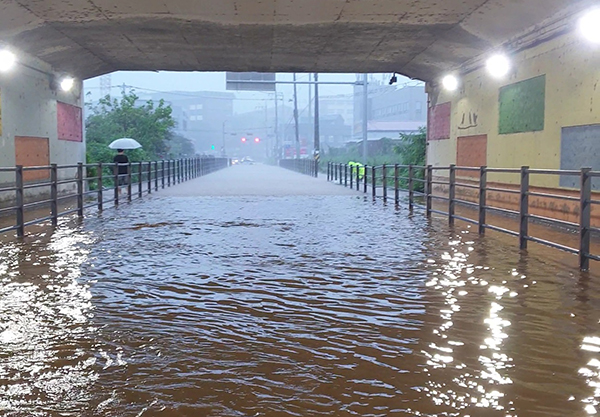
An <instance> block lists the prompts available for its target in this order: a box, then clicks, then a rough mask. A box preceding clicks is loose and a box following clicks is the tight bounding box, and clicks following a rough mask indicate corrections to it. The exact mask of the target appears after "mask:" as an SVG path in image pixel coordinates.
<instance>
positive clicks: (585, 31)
mask: <svg viewBox="0 0 600 417" xmlns="http://www.w3.org/2000/svg"><path fill="white" fill-rule="evenodd" d="M579 31H580V32H581V34H582V35H583V37H584V38H586V39H587V40H588V41H590V42H593V43H600V9H595V10H592V11H590V12H588V13H586V14H585V15H584V16H583V17H582V18H581V19H579Z"/></svg>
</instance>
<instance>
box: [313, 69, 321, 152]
mask: <svg viewBox="0 0 600 417" xmlns="http://www.w3.org/2000/svg"><path fill="white" fill-rule="evenodd" d="M318 81H319V74H317V73H315V145H314V148H315V151H314V157H315V159H316V158H318V157H319V154H320V152H321V132H320V131H319V82H318Z"/></svg>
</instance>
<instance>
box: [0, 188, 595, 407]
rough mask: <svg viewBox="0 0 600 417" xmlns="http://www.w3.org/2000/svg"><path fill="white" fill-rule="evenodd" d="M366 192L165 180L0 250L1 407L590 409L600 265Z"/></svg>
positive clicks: (591, 405) (593, 395)
mask: <svg viewBox="0 0 600 417" xmlns="http://www.w3.org/2000/svg"><path fill="white" fill-rule="evenodd" d="M515 246H516V244H515V242H514V240H513V239H512V238H510V237H504V236H499V235H495V234H490V235H489V236H488V237H485V238H480V237H479V236H477V234H476V233H473V232H471V229H469V228H467V227H466V226H464V227H463V226H462V225H458V226H457V227H456V228H454V229H448V228H447V227H446V226H445V223H444V221H442V220H434V221H432V222H428V221H427V220H426V219H425V218H424V216H423V214H422V213H418V212H415V214H414V215H412V216H411V215H409V213H408V212H407V210H405V209H402V210H400V211H396V210H395V209H394V208H393V206H383V205H382V204H381V203H377V204H372V203H371V202H370V201H367V200H365V199H364V198H363V197H362V196H360V197H353V196H322V197H309V196H303V197H300V196H297V197H292V196H288V197H233V196H232V197H221V198H219V197H210V198H209V197H195V198H175V197H166V196H163V197H160V195H156V196H153V197H152V198H148V199H146V200H144V201H141V202H137V203H135V204H131V205H124V206H121V207H119V208H118V209H116V210H107V211H105V212H104V213H103V214H101V215H99V216H97V217H93V216H92V217H90V218H88V219H86V220H85V222H83V224H77V223H65V224H64V225H63V226H62V227H61V228H60V229H59V230H58V231H57V232H55V233H53V234H50V233H43V232H41V233H38V234H36V235H33V236H30V237H28V238H27V239H26V240H25V242H22V243H21V242H16V241H13V242H4V243H3V244H2V246H1V248H0V414H1V415H6V416H132V417H140V416H143V417H146V416H169V417H170V416H319V415H323V416H324V415H328V416H352V415H356V416H463V417H465V416H471V417H475V416H486V417H487V416H491V417H495V416H499V417H507V416H511V417H514V416H521V417H535V416H556V417H558V416H560V417H563V416H589V415H593V414H595V413H596V412H600V404H599V401H600V324H599V320H600V299H599V297H600V284H599V283H600V281H599V280H598V279H597V278H595V277H593V276H588V275H584V274H580V273H579V272H577V271H576V270H575V269H573V268H572V267H571V266H566V265H565V264H564V263H563V257H564V256H566V255H564V256H563V255H561V254H559V253H558V252H557V251H555V250H552V249H544V248H541V247H537V246H536V247H534V248H532V249H531V250H530V251H529V253H528V254H524V253H519V251H518V250H517V249H516V248H515Z"/></svg>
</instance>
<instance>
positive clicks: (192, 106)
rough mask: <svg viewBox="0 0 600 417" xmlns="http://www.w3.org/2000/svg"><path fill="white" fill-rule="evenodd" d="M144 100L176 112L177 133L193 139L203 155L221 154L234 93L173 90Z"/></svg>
mask: <svg viewBox="0 0 600 417" xmlns="http://www.w3.org/2000/svg"><path fill="white" fill-rule="evenodd" d="M140 99H141V100H148V99H151V100H153V101H158V100H161V99H162V100H164V101H165V102H166V103H167V104H169V105H170V106H171V107H172V109H173V113H172V114H173V118H174V119H175V121H176V126H175V129H174V132H175V133H177V134H180V135H182V136H185V137H186V138H188V139H190V140H191V141H192V142H193V143H194V145H195V146H196V152H198V153H200V154H203V153H204V154H219V155H220V153H221V147H222V142H223V140H222V136H223V123H224V122H225V121H226V120H229V119H231V118H232V116H233V101H234V100H235V95H234V94H232V93H220V92H215V91H197V92H188V91H170V92H161V93H153V94H149V95H143V96H140Z"/></svg>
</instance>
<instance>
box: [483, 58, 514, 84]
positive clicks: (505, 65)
mask: <svg viewBox="0 0 600 417" xmlns="http://www.w3.org/2000/svg"><path fill="white" fill-rule="evenodd" d="M486 67H487V70H488V72H489V73H490V74H491V75H492V77H495V78H502V77H504V76H505V75H506V74H508V71H510V60H509V59H508V57H506V55H494V56H493V57H491V58H490V59H488V60H487V63H486Z"/></svg>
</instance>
